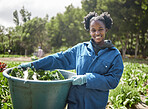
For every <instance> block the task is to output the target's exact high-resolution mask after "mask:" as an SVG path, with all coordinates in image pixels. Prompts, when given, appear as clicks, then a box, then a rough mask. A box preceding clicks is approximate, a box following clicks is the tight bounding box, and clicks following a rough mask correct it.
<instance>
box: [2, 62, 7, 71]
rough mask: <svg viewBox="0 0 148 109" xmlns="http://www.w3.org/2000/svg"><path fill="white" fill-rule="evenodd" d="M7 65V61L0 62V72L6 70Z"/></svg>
mask: <svg viewBox="0 0 148 109" xmlns="http://www.w3.org/2000/svg"><path fill="white" fill-rule="evenodd" d="M6 65H7V64H5V63H3V62H0V72H3V71H4V70H5V68H6Z"/></svg>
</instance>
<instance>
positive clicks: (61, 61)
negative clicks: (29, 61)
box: [33, 47, 76, 70]
mask: <svg viewBox="0 0 148 109" xmlns="http://www.w3.org/2000/svg"><path fill="white" fill-rule="evenodd" d="M75 53H76V47H73V48H69V49H68V50H66V51H65V52H60V53H56V54H53V55H49V56H46V57H44V58H42V59H39V60H37V61H34V62H33V65H34V67H35V69H37V70H38V69H43V70H53V69H65V70H70V69H74V68H75V64H76V63H75V60H76V59H75Z"/></svg>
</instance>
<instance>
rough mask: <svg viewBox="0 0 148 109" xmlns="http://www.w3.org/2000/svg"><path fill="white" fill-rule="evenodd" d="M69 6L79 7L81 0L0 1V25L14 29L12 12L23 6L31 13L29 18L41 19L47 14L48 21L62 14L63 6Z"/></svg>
mask: <svg viewBox="0 0 148 109" xmlns="http://www.w3.org/2000/svg"><path fill="white" fill-rule="evenodd" d="M70 4H73V6H74V7H81V0H0V25H3V26H5V27H14V26H15V24H14V22H13V12H14V11H15V10H17V11H18V12H19V11H20V10H21V9H22V7H23V6H24V8H25V9H26V10H27V11H28V12H31V18H34V17H41V18H43V17H45V16H46V14H48V15H49V19H50V18H51V17H53V16H56V14H57V13H63V12H64V11H65V6H68V5H70ZM19 17H20V16H19ZM20 19H21V18H20Z"/></svg>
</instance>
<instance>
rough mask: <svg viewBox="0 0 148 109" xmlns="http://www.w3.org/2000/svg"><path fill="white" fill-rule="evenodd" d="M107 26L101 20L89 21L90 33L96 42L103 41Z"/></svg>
mask: <svg viewBox="0 0 148 109" xmlns="http://www.w3.org/2000/svg"><path fill="white" fill-rule="evenodd" d="M106 32H107V28H105V25H104V23H103V22H102V21H99V20H98V21H94V20H93V21H92V22H91V23H90V35H91V37H92V38H93V40H94V41H95V42H96V43H100V42H102V41H104V39H105V34H106Z"/></svg>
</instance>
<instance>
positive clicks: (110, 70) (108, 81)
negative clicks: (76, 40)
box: [33, 42, 124, 109]
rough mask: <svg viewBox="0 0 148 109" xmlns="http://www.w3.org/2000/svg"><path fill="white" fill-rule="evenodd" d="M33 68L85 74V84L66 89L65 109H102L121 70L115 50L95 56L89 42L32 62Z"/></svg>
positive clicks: (119, 59) (120, 61)
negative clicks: (66, 106)
mask: <svg viewBox="0 0 148 109" xmlns="http://www.w3.org/2000/svg"><path fill="white" fill-rule="evenodd" d="M33 65H34V67H35V68H36V69H44V70H52V69H65V70H71V69H76V72H77V74H78V75H84V74H86V77H87V83H86V84H84V85H81V86H78V85H76V86H72V87H71V89H70V92H69V96H68V104H69V105H68V108H69V109H105V107H106V105H107V101H108V95H109V90H110V89H114V88H115V87H117V85H118V83H119V80H120V78H121V76H122V73H123V68H124V66H123V62H122V57H121V54H120V52H119V51H118V50H117V49H116V48H115V47H111V48H105V49H101V50H100V51H99V52H98V54H97V55H95V52H94V49H93V46H92V44H91V43H90V42H84V43H80V44H77V45H76V46H74V47H72V48H69V49H68V50H66V51H65V52H60V53H56V54H53V55H49V56H47V57H44V58H42V59H40V60H37V61H34V62H33Z"/></svg>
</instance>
